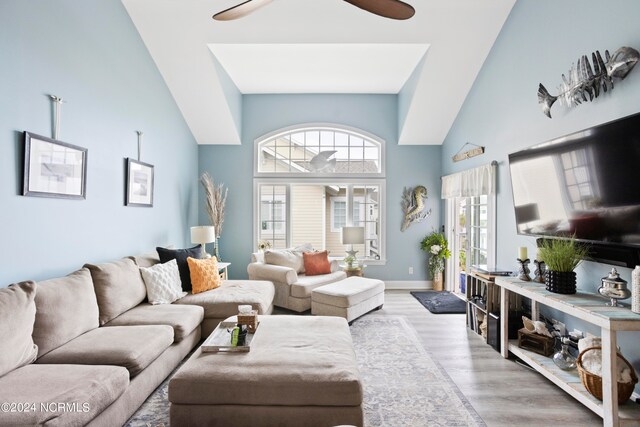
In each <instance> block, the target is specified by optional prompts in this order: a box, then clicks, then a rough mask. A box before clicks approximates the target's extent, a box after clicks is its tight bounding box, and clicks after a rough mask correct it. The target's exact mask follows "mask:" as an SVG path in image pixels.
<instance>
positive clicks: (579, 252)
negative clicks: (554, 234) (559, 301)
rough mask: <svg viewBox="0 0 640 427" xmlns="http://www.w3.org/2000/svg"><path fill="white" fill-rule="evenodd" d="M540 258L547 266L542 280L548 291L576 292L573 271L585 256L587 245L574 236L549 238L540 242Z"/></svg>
mask: <svg viewBox="0 0 640 427" xmlns="http://www.w3.org/2000/svg"><path fill="white" fill-rule="evenodd" d="M539 253H540V258H542V261H544V263H545V265H546V266H547V271H546V272H545V273H544V282H545V285H546V288H547V290H548V291H549V292H555V293H557V294H575V293H576V273H575V272H574V271H573V270H575V268H576V267H577V266H578V264H580V262H582V260H583V259H585V258H587V256H588V254H589V247H588V246H586V245H583V244H580V243H578V242H577V241H576V240H575V239H574V238H570V239H549V240H544V241H543V242H542V246H541V247H540V251H539Z"/></svg>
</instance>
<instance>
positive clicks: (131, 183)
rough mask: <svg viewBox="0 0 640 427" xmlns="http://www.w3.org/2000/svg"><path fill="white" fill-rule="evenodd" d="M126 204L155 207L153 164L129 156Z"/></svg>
mask: <svg viewBox="0 0 640 427" xmlns="http://www.w3.org/2000/svg"><path fill="white" fill-rule="evenodd" d="M126 182H127V188H126V190H125V202H124V203H125V205H126V206H142V207H153V165H150V164H148V163H143V162H140V161H138V160H133V159H130V158H127V178H126Z"/></svg>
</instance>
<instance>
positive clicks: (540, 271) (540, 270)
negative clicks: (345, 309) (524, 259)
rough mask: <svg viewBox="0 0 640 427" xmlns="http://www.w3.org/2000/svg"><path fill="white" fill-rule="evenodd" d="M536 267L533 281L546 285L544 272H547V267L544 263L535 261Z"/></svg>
mask: <svg viewBox="0 0 640 427" xmlns="http://www.w3.org/2000/svg"><path fill="white" fill-rule="evenodd" d="M533 263H534V264H535V265H536V269H535V270H534V271H533V276H534V277H533V281H534V282H538V283H544V272H545V271H547V266H546V265H545V263H544V261H538V260H537V259H535V260H533Z"/></svg>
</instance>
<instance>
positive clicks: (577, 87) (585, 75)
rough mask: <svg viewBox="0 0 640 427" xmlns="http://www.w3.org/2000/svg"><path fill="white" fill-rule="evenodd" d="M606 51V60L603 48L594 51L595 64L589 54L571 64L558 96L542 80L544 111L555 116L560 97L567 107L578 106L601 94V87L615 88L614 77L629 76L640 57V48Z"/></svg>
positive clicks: (541, 104) (539, 96)
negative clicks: (602, 52) (554, 111)
mask: <svg viewBox="0 0 640 427" xmlns="http://www.w3.org/2000/svg"><path fill="white" fill-rule="evenodd" d="M604 55H605V60H604V61H603V60H602V56H601V55H600V52H599V51H597V50H596V51H595V52H593V53H592V54H591V60H592V62H593V67H592V66H591V63H590V62H589V58H588V57H587V55H582V57H580V58H578V63H577V64H575V65H574V64H572V65H571V69H570V70H569V72H568V73H567V77H565V75H564V74H563V75H562V83H561V84H560V86H558V91H559V92H560V93H559V94H558V95H557V96H553V95H550V94H549V91H547V89H546V88H545V87H544V86H543V85H542V83H540V86H538V104H540V106H541V107H542V112H543V113H544V114H545V115H546V116H547V117H549V118H551V106H552V105H553V104H554V102H556V100H558V99H560V103H562V104H563V105H565V106H566V107H574V106H576V105H579V104H582V102H587V101H593V100H594V99H595V98H597V97H598V95H600V89H602V90H603V91H604V92H606V91H607V90H610V89H611V90H613V78H614V77H616V78H619V79H620V80H622V79H624V78H625V77H627V74H629V72H630V71H631V70H632V69H633V67H634V66H635V65H636V63H637V62H638V59H639V58H640V54H639V53H638V51H637V50H635V49H633V48H631V47H626V46H623V47H621V48H620V49H618V50H616V51H615V52H613V55H609V51H608V50H606V51H605V52H604Z"/></svg>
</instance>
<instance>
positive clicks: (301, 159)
mask: <svg viewBox="0 0 640 427" xmlns="http://www.w3.org/2000/svg"><path fill="white" fill-rule="evenodd" d="M257 150H258V152H257V159H256V160H257V168H256V174H257V175H263V176H266V175H269V176H273V175H274V174H279V175H323V174H327V173H330V174H338V175H359V176H381V175H382V171H383V165H382V143H381V141H380V140H378V139H377V138H375V137H373V136H372V135H365V134H364V133H363V132H356V131H354V130H351V129H336V128H333V127H328V126H324V125H319V126H309V127H303V128H293V129H288V130H284V131H279V132H276V133H275V134H272V135H269V136H267V137H265V138H263V139H261V140H260V142H259V143H258V145H257Z"/></svg>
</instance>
